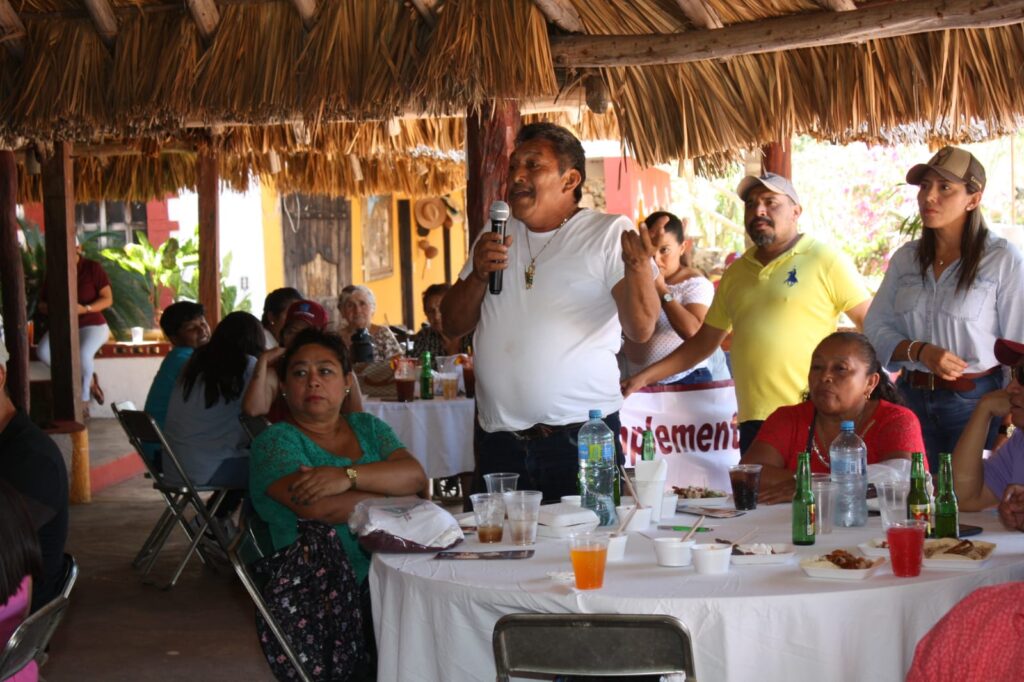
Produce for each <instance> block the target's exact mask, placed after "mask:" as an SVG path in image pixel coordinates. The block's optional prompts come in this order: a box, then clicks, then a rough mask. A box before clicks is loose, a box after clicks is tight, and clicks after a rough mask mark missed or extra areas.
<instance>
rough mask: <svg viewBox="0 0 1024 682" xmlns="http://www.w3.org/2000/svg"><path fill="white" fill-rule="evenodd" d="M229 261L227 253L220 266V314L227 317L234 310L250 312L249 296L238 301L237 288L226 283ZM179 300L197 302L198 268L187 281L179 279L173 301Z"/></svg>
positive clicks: (193, 270)
mask: <svg viewBox="0 0 1024 682" xmlns="http://www.w3.org/2000/svg"><path fill="white" fill-rule="evenodd" d="M190 245H191V240H189V241H188V242H185V244H184V246H183V248H184V247H185V246H190ZM231 259H232V254H231V253H230V252H228V254H227V255H226V256H224V258H223V260H222V261H221V264H220V313H221V315H227V314H228V313H233V312H235V311H236V310H244V311H245V312H247V313H249V312H252V301H251V300H249V294H245V296H243V297H242V300H238V287H236V286H235V285H233V284H228V283H227V279H228V277H229V276H230V275H231ZM181 299H186V300H189V301H198V300H199V268H198V267H196V268H192V270H191V271H190V273H189V278H188V279H184V278H181V279H180V282H179V287H178V289H177V291H176V292H175V299H174V300H176V301H177V300H181Z"/></svg>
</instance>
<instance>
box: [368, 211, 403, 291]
mask: <svg viewBox="0 0 1024 682" xmlns="http://www.w3.org/2000/svg"><path fill="white" fill-rule="evenodd" d="M362 209H363V279H365V280H366V281H367V282H373V281H376V280H379V279H386V278H388V277H391V275H393V274H394V272H395V263H394V256H393V254H392V242H393V239H392V231H391V195H390V194H384V195H375V196H370V197H364V198H363V206H362Z"/></svg>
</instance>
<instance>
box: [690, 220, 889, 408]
mask: <svg viewBox="0 0 1024 682" xmlns="http://www.w3.org/2000/svg"><path fill="white" fill-rule="evenodd" d="M755 252H756V249H755V248H751V249H749V250H748V251H747V252H746V253H744V254H743V257H742V258H740V259H739V260H737V261H736V262H734V263H733V264H732V265H731V266H730V267H729V269H728V270H726V271H725V274H724V275H722V281H721V283H720V284H719V285H718V290H717V291H716V292H715V298H714V301H712V303H711V307H710V308H709V309H708V314H707V317H706V318H704V322H705V324H709V325H711V326H712V327H717V328H718V329H723V330H729V329H732V331H733V335H732V347H731V350H730V359H731V361H732V373H733V378H734V380H735V382H736V402H737V405H738V408H739V420H740V421H741V422H743V421H750V420H755V419H766V418H767V417H768V415H770V414H771V413H772V412H774V411H775V409H776V408H778V407H781V406H782V405H792V404H795V403H798V402H800V398H801V395H802V394H803V392H804V391H805V390H807V371H808V369H809V368H810V364H811V354H812V353H813V352H814V348H815V346H817V345H818V342H819V341H821V340H822V339H823V338H825V337H826V336H828V335H829V334H831V333H832V332H834V331H835V330H836V320H837V319H838V317H839V314H840V313H841V312H844V311H846V310H849V309H850V308H853V307H854V306H856V305H857V304H859V303H861V302H863V301H866V300H867V299H868V298H869V297H870V294H869V293H868V290H867V288H866V287H865V286H864V282H863V281H862V280H861V277H860V275H859V274H858V273H857V271H856V269H854V267H853V263H852V262H851V261H850V260H849V259H848V258H846V257H845V256H844V255H842V254H840V253H838V252H836V251H834V250H833V249H831V248H829V247H828V246H826V245H825V244H822V243H821V242H819V241H817V240H815V239H814V238H812V237H810V236H808V235H806V234H805V235H803V236H802V237H801V238H800V241H798V242H797V243H796V245H795V246H794V247H793V248H792V249H790V250H789V251H787V252H786V253H784V254H782V255H781V256H779V257H778V258H776V259H775V260H773V261H772V262H770V263H768V265H761V262H760V261H758V260H757V258H756V257H755V256H754V254H755Z"/></svg>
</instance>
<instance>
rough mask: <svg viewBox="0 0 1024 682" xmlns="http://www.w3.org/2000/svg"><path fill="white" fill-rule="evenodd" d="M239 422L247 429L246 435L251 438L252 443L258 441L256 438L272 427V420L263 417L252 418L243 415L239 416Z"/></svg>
mask: <svg viewBox="0 0 1024 682" xmlns="http://www.w3.org/2000/svg"><path fill="white" fill-rule="evenodd" d="M238 421H240V422H242V428H243V429H245V433H246V435H248V436H249V440H250V441H254V440H256V437H257V436H258V435H260V434H261V433H263V432H264V431H266V430H267V427H268V426H270V420H269V419H267V418H266V417H264V416H262V415H261V416H259V417H251V416H249V415H247V414H242V415H239V416H238Z"/></svg>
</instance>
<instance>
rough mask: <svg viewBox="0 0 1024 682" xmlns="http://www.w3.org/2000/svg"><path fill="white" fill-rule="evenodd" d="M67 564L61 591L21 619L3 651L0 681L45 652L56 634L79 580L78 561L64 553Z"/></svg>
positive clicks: (1, 654)
mask: <svg viewBox="0 0 1024 682" xmlns="http://www.w3.org/2000/svg"><path fill="white" fill-rule="evenodd" d="M64 567H65V571H64V583H63V585H62V587H61V591H60V594H59V595H58V596H56V597H54V598H53V599H51V600H50V601H49V602H47V604H46V605H45V606H43V608H41V609H39V610H38V611H36V612H35V613H33V614H32V615H31V616H29V617H28V618H26V619H25V620H24V621H22V623H21V625H19V626H18V628H17V629H16V630H15V631H14V633H13V634H12V635H11V638H10V639H8V640H7V644H5V645H4V647H3V649H2V650H0V680H6V679H7V678H8V677H12V676H13V675H14V674H15V673H16V672H18V671H19V670H21V669H22V668H24V667H25V666H26V665H28V664H29V663H30V662H32V661H33V660H35V659H38V658H40V657H41V656H42V655H43V653H44V652H45V651H46V647H47V645H49V643H50V639H51V638H53V633H54V632H56V631H57V626H58V625H60V622H61V620H63V618H64V613H65V611H67V607H68V599H69V598H70V597H71V590H72V588H74V586H75V581H76V580H78V564H77V563H75V558H74V557H73V556H71V555H70V554H65V555H64Z"/></svg>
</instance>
